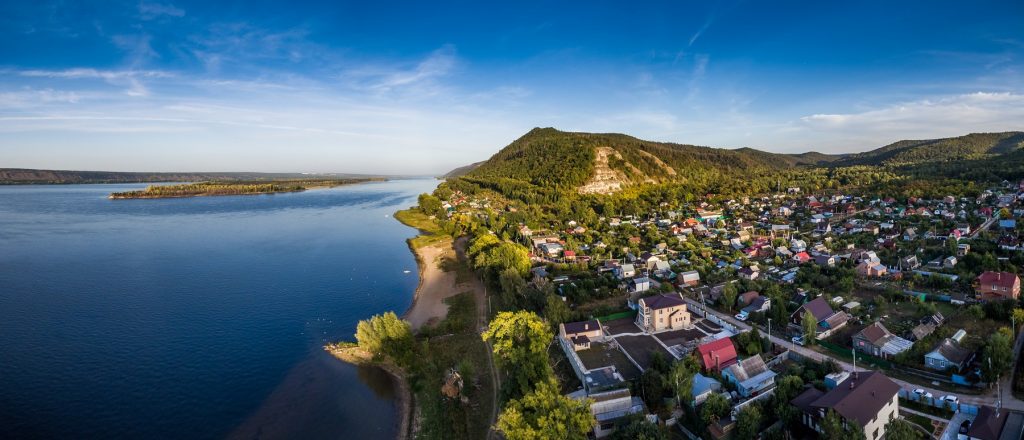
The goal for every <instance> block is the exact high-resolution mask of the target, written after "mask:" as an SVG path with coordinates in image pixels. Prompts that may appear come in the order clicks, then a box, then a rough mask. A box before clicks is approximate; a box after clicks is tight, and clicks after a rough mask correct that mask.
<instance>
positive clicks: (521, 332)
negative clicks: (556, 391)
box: [481, 311, 552, 396]
mask: <svg viewBox="0 0 1024 440" xmlns="http://www.w3.org/2000/svg"><path fill="white" fill-rule="evenodd" d="M481 336H482V337H483V339H484V340H485V341H487V342H490V343H491V344H493V350H494V355H495V356H497V358H498V362H499V363H500V364H501V365H502V367H504V368H505V371H507V372H508V379H507V380H508V381H509V382H510V385H511V386H509V387H503V388H504V389H507V390H508V392H509V395H510V396H522V395H525V394H526V393H529V392H530V390H532V389H533V385H534V384H536V383H540V382H543V381H545V380H547V379H548V378H549V377H551V375H552V372H551V366H550V365H549V364H548V359H547V349H548V344H549V343H550V341H551V338H552V333H551V330H550V327H549V326H548V325H547V324H546V323H545V322H544V321H543V320H542V319H540V317H539V316H537V315H536V314H534V313H532V312H525V311H519V312H501V313H499V314H498V316H496V317H494V319H493V320H492V321H491V324H490V326H488V327H487V330H486V331H484V333H483V335H481Z"/></svg>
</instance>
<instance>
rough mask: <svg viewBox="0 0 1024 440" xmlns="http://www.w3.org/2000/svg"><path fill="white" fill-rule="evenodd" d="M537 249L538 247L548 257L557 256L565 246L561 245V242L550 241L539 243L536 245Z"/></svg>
mask: <svg viewBox="0 0 1024 440" xmlns="http://www.w3.org/2000/svg"><path fill="white" fill-rule="evenodd" d="M537 249H539V250H540V251H541V252H543V253H545V254H547V256H549V257H557V256H558V255H559V254H561V253H562V251H564V250H565V248H564V247H563V246H562V244H561V243H552V242H548V243H541V244H539V245H537Z"/></svg>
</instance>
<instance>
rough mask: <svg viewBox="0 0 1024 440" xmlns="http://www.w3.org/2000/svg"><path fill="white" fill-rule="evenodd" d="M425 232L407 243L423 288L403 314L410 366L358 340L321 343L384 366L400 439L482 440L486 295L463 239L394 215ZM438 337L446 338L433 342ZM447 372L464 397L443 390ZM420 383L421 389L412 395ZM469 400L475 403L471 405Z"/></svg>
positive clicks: (412, 214) (490, 394) (408, 214)
mask: <svg viewBox="0 0 1024 440" xmlns="http://www.w3.org/2000/svg"><path fill="white" fill-rule="evenodd" d="M395 218H396V219H398V220H399V221H400V222H402V223H403V224H405V225H407V226H410V227H414V228H417V229H418V230H419V231H420V235H418V236H417V237H413V238H410V239H409V240H408V245H409V249H410V250H411V251H412V253H413V255H415V257H416V260H417V262H418V265H419V275H420V280H419V285H418V286H417V288H416V291H415V293H414V296H413V303H412V305H411V306H410V307H409V309H408V310H407V311H406V312H405V314H404V315H402V317H403V319H405V320H406V321H408V322H409V323H410V326H411V327H412V329H413V330H414V332H415V333H416V338H417V342H418V343H417V346H418V347H424V348H425V349H424V350H423V351H421V352H418V353H417V356H416V357H415V361H414V363H413V365H412V366H411V367H410V369H409V370H408V371H406V370H403V369H402V368H399V367H398V366H397V365H395V364H394V363H393V362H391V361H390V360H387V359H384V360H380V359H374V358H373V357H372V356H371V355H370V353H367V352H366V351H365V350H361V349H359V348H358V346H356V345H355V344H353V343H339V344H329V345H327V346H325V347H324V348H325V349H326V350H327V351H328V352H330V353H332V354H333V355H334V356H335V357H337V358H338V359H341V360H342V361H345V362H348V363H352V364H355V365H366V366H374V367H379V368H382V369H384V370H385V371H387V372H388V373H389V374H390V375H391V376H392V378H393V379H394V380H395V383H396V391H397V393H396V394H397V396H398V397H397V402H396V404H397V406H398V407H399V423H398V425H399V431H398V437H399V438H421V437H422V438H445V439H448V438H452V439H458V438H483V437H485V436H488V435H489V434H490V431H489V429H490V426H491V425H492V424H493V423H494V413H495V412H494V406H495V405H496V400H495V396H496V394H495V392H496V390H495V389H494V385H495V380H496V379H495V373H494V366H493V361H492V360H491V359H490V356H489V355H490V351H489V348H488V347H487V345H486V344H484V342H483V340H482V339H480V335H479V330H478V328H479V326H480V325H481V324H482V323H483V322H485V321H486V316H485V312H486V307H483V308H481V307H480V304H485V301H486V299H485V292H484V291H483V287H482V284H481V283H480V281H479V280H478V279H477V278H476V277H475V276H474V275H473V273H472V272H471V271H470V270H469V269H468V267H467V266H466V264H465V261H463V260H464V255H463V253H464V252H463V250H464V247H465V245H466V243H465V240H464V239H462V240H458V241H455V240H453V239H452V237H451V236H450V235H448V234H445V233H444V232H443V231H442V230H441V229H440V228H438V226H437V223H436V222H435V221H434V220H433V219H430V218H429V217H427V216H425V215H423V214H421V213H419V212H418V211H416V210H412V209H410V210H404V211H399V212H397V213H395ZM435 341H438V342H441V343H438V344H435V343H434V342H435ZM449 369H455V370H457V371H459V372H460V374H462V375H463V377H464V379H466V383H467V384H471V385H470V386H467V387H466V389H464V390H463V393H462V394H463V396H464V397H465V398H467V399H468V400H467V401H465V402H461V403H460V402H459V401H457V400H450V399H447V398H445V397H444V396H443V395H441V393H440V388H441V386H440V385H441V383H440V381H441V380H442V379H443V377H444V376H445V374H446V372H447V371H448V370H449ZM412 384H416V385H415V389H416V391H415V392H413V391H412V389H413V386H412ZM466 402H473V403H472V404H467V403H466Z"/></svg>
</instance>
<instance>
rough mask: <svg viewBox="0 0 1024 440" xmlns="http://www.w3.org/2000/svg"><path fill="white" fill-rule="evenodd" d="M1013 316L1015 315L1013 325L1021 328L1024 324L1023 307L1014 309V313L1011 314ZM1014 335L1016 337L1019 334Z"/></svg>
mask: <svg viewBox="0 0 1024 440" xmlns="http://www.w3.org/2000/svg"><path fill="white" fill-rule="evenodd" d="M1011 316H1013V325H1015V326H1016V327H1017V328H1018V329H1020V328H1021V326H1022V325H1024V309H1022V308H1016V309H1013V315H1011ZM1013 337H1014V338H1016V337H1017V335H1013Z"/></svg>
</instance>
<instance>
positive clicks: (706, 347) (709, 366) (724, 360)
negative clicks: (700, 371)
mask: <svg viewBox="0 0 1024 440" xmlns="http://www.w3.org/2000/svg"><path fill="white" fill-rule="evenodd" d="M697 352H698V353H700V359H701V364H702V365H703V366H704V370H705V371H717V372H721V371H722V370H724V369H726V368H729V367H730V366H732V365H733V364H735V363H736V346H734V345H733V344H732V339H729V338H722V339H716V340H714V341H711V342H708V343H707V344H703V345H700V346H698V347H697Z"/></svg>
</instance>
